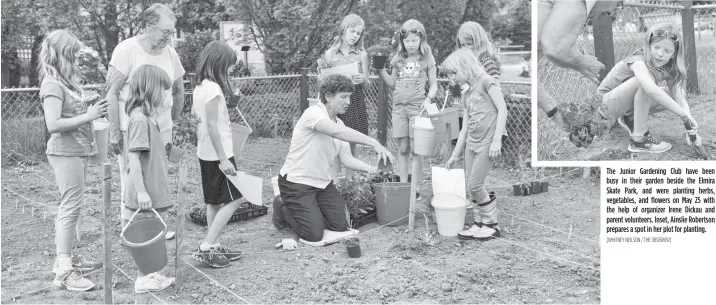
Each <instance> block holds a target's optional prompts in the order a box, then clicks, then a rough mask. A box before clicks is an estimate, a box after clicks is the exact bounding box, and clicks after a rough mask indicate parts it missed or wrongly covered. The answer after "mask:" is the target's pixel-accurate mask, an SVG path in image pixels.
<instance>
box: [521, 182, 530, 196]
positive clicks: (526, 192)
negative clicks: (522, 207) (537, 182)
mask: <svg viewBox="0 0 716 305" xmlns="http://www.w3.org/2000/svg"><path fill="white" fill-rule="evenodd" d="M529 195H532V188H531V187H530V185H529V184H527V183H525V184H522V196H529Z"/></svg>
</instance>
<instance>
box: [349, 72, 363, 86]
mask: <svg viewBox="0 0 716 305" xmlns="http://www.w3.org/2000/svg"><path fill="white" fill-rule="evenodd" d="M351 80H352V81H353V83H354V84H362V83H363V81H365V77H364V76H363V74H360V73H358V74H353V77H352V78H351Z"/></svg>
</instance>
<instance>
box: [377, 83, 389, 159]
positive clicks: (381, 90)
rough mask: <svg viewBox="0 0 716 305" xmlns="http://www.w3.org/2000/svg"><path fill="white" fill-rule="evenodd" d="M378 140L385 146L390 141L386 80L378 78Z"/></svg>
mask: <svg viewBox="0 0 716 305" xmlns="http://www.w3.org/2000/svg"><path fill="white" fill-rule="evenodd" d="M378 142H380V145H383V146H385V145H386V144H387V143H388V96H387V92H386V90H385V82H383V80H382V79H380V78H378Z"/></svg>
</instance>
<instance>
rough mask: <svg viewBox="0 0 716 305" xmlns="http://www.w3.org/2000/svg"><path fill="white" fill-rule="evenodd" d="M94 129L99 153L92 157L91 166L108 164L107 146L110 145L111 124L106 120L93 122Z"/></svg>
mask: <svg viewBox="0 0 716 305" xmlns="http://www.w3.org/2000/svg"><path fill="white" fill-rule="evenodd" d="M92 127H93V129H94V142H95V143H97V151H98V153H97V154H95V155H92V156H90V158H89V163H90V164H102V163H106V162H107V146H108V145H109V122H108V121H107V120H106V119H96V120H94V121H92Z"/></svg>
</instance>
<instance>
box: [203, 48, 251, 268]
mask: <svg viewBox="0 0 716 305" xmlns="http://www.w3.org/2000/svg"><path fill="white" fill-rule="evenodd" d="M236 61H237V57H236V52H234V50H233V49H231V47H229V45H227V44H226V43H223V42H220V41H212V42H210V43H209V44H208V45H207V46H206V47H204V50H202V51H201V54H200V55H199V61H198V62H197V71H196V76H197V81H198V82H199V84H198V85H197V86H196V87H195V88H194V96H193V98H194V104H193V106H192V111H193V112H194V113H195V114H196V115H197V117H198V118H199V119H200V120H201V121H200V122H199V125H198V126H197V133H196V135H197V147H196V155H197V157H199V167H200V169H201V185H202V188H203V191H204V203H206V206H207V207H206V223H207V228H208V230H207V233H206V238H205V239H204V241H202V242H201V244H199V246H198V247H197V250H196V252H195V253H194V255H193V256H192V257H193V258H194V259H195V260H197V261H200V262H202V263H204V264H207V265H209V266H211V267H214V268H223V267H228V266H229V261H234V260H238V259H239V258H241V252H240V251H233V250H229V249H227V248H226V247H224V246H223V245H221V244H220V243H218V242H217V239H218V238H219V234H220V233H221V230H223V229H224V227H225V226H226V224H227V223H229V219H231V215H233V214H234V212H235V211H236V210H237V209H238V208H239V206H241V204H242V203H243V202H244V201H245V200H244V199H243V198H242V197H243V196H242V195H241V192H239V190H238V189H237V188H236V187H235V186H234V185H233V184H232V183H231V182H229V179H228V178H227V177H226V176H233V175H235V174H236V161H235V160H234V151H233V139H232V134H231V121H230V118H229V110H228V107H227V97H229V98H231V97H232V96H233V93H232V91H231V85H230V84H229V76H228V75H229V69H230V68H233V67H235V64H236Z"/></svg>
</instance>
